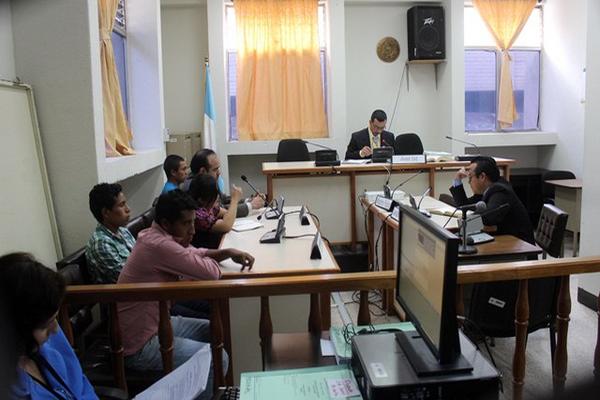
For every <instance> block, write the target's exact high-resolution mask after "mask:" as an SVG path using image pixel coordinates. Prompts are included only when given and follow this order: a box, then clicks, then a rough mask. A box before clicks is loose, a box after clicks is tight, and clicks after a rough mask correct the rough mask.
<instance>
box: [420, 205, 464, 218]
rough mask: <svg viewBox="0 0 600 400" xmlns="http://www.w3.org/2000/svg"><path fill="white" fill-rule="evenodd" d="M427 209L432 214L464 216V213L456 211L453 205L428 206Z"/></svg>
mask: <svg viewBox="0 0 600 400" xmlns="http://www.w3.org/2000/svg"><path fill="white" fill-rule="evenodd" d="M427 211H429V212H430V213H431V214H435V215H442V216H445V217H449V216H451V215H452V216H453V217H454V218H461V217H462V213H460V212H458V211H456V209H455V208H452V207H444V208H428V209H427Z"/></svg>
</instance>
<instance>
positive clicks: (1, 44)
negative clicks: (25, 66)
mask: <svg viewBox="0 0 600 400" xmlns="http://www.w3.org/2000/svg"><path fill="white" fill-rule="evenodd" d="M15 77H16V74H15V54H14V47H13V34H12V22H11V16H10V0H0V79H3V80H7V81H12V80H14V79H15Z"/></svg>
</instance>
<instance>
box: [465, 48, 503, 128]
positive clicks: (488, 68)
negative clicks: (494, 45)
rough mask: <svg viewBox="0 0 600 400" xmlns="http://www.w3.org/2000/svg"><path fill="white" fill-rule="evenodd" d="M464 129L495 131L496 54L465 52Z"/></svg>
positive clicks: (480, 51) (475, 51) (477, 51)
mask: <svg viewBox="0 0 600 400" xmlns="http://www.w3.org/2000/svg"><path fill="white" fill-rule="evenodd" d="M465 129H466V130H467V131H495V130H496V52H494V51H489V50H465Z"/></svg>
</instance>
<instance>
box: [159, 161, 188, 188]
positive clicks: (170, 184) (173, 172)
mask: <svg viewBox="0 0 600 400" xmlns="http://www.w3.org/2000/svg"><path fill="white" fill-rule="evenodd" d="M187 169H188V166H187V163H186V162H185V160H184V159H183V158H182V157H180V156H178V155H176V154H171V155H168V156H167V158H165V162H164V163H163V170H164V171H165V175H167V181H166V182H165V186H164V187H163V190H162V192H161V194H162V193H167V192H170V191H171V190H175V189H179V185H181V184H182V183H183V182H184V181H185V177H186V175H187Z"/></svg>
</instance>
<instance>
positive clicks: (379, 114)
mask: <svg viewBox="0 0 600 400" xmlns="http://www.w3.org/2000/svg"><path fill="white" fill-rule="evenodd" d="M375 120H377V121H387V115H386V113H385V111H383V110H375V111H373V114H371V121H375Z"/></svg>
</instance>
